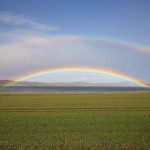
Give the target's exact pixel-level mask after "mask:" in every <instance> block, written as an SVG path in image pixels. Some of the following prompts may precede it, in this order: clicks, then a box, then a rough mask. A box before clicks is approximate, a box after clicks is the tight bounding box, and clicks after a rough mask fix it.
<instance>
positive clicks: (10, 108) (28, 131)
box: [0, 92, 150, 150]
mask: <svg viewBox="0 0 150 150" xmlns="http://www.w3.org/2000/svg"><path fill="white" fill-rule="evenodd" d="M0 149H6V150H7V149H9V150H11V149H13V150H17V149H20V150H24V149H27V150H30V149H31V150H32V149H35V150H38V149H42V150H45V149H53V150H55V149H61V150H63V149H64V150H67V149H70V150H73V149H74V150H78V149H80V150H97V149H98V150H101V149H102V150H104V149H105V150H115V149H118V150H120V149H122V150H125V149H126V150H134V149H137V150H149V149H150V93H149V92H141V93H137V92H135V93H100V94H96V93H93V94H92V93H89V94H77V93H76V94H37V93H33V94H1V95H0Z"/></svg>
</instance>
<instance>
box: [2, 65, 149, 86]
mask: <svg viewBox="0 0 150 150" xmlns="http://www.w3.org/2000/svg"><path fill="white" fill-rule="evenodd" d="M66 72H87V73H88V72H89V73H97V74H104V75H108V76H112V77H115V78H120V79H123V80H126V81H130V82H132V83H134V84H136V85H138V86H141V87H149V85H148V84H146V83H144V82H143V81H141V80H138V79H136V78H133V77H130V76H128V75H125V74H122V73H120V72H116V71H112V70H106V69H101V68H89V67H63V68H53V69H46V70H40V71H37V72H32V73H29V74H25V75H22V76H20V77H18V78H16V79H15V80H14V81H13V82H9V83H7V84H5V85H4V87H8V86H12V85H15V84H16V83H17V82H20V81H25V80H28V79H31V78H35V77H38V76H42V75H46V74H55V73H66Z"/></svg>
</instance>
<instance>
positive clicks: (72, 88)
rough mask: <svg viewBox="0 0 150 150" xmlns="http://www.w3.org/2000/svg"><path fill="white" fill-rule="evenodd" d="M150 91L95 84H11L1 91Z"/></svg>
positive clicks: (141, 88)
mask: <svg viewBox="0 0 150 150" xmlns="http://www.w3.org/2000/svg"><path fill="white" fill-rule="evenodd" d="M129 91H150V89H149V88H143V87H93V86H34V87H32V86H10V87H3V88H0V92H129Z"/></svg>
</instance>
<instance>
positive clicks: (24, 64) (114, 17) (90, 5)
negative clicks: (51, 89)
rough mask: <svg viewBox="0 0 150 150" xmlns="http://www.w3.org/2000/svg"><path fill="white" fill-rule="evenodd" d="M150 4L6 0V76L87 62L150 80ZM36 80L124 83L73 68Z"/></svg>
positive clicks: (0, 36) (1, 10) (1, 67)
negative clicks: (74, 70) (80, 72)
mask: <svg viewBox="0 0 150 150" xmlns="http://www.w3.org/2000/svg"><path fill="white" fill-rule="evenodd" d="M149 8H150V1H149V0H0V80H3V79H11V80H14V79H16V78H18V77H19V76H22V75H24V74H30V73H32V72H34V71H38V70H44V69H48V68H56V67H71V66H81V67H83V66H85V67H90V68H92V67H94V68H95V67H96V68H103V69H107V70H114V71H117V72H121V73H123V74H127V75H129V76H132V77H135V78H137V79H140V80H142V81H145V82H149V83H150V69H149V68H150V67H149V66H150V9H149ZM33 80H35V81H42V82H64V81H65V82H67V81H71V82H72V81H81V82H82V81H83V82H94V83H97V82H116V81H117V82H120V81H122V80H121V79H117V78H112V77H109V76H106V75H96V74H91V73H84V74H79V73H74V74H73V73H69V72H68V73H67V74H55V75H51V76H42V77H39V78H35V79H33Z"/></svg>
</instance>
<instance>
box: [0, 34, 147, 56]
mask: <svg viewBox="0 0 150 150" xmlns="http://www.w3.org/2000/svg"><path fill="white" fill-rule="evenodd" d="M70 41H77V42H80V41H81V42H88V43H89V42H103V43H107V44H112V45H118V46H122V47H127V48H129V49H131V50H135V51H139V52H142V53H146V54H150V46H145V45H142V44H139V43H135V42H131V41H128V40H124V39H121V38H115V37H110V36H75V35H58V36H50V37H43V38H35V39H30V40H25V41H22V42H19V43H16V44H10V45H9V46H6V47H1V48H0V52H6V51H12V50H13V51H16V50H20V49H23V48H28V47H29V48H31V47H34V46H42V45H46V44H50V43H54V42H56V43H57V44H58V43H59V42H70Z"/></svg>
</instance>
